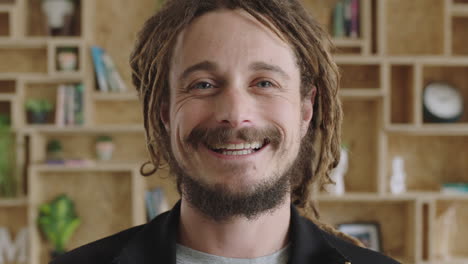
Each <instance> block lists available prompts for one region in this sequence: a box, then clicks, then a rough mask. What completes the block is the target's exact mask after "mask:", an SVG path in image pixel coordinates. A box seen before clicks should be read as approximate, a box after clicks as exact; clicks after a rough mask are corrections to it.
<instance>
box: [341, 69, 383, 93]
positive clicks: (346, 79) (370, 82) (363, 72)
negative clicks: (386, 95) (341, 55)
mask: <svg viewBox="0 0 468 264" xmlns="http://www.w3.org/2000/svg"><path fill="white" fill-rule="evenodd" d="M339 67H340V71H341V73H342V78H341V89H342V90H346V89H370V90H377V89H379V88H380V65H379V64H348V63H346V64H344V63H340V64H339Z"/></svg>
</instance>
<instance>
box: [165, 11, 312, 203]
mask: <svg viewBox="0 0 468 264" xmlns="http://www.w3.org/2000/svg"><path fill="white" fill-rule="evenodd" d="M169 81H170V102H171V103H170V105H169V107H167V108H163V109H162V117H163V121H164V123H165V125H166V129H167V130H168V132H169V135H170V140H171V149H172V152H173V154H174V157H175V159H176V161H177V163H178V165H179V166H180V168H181V169H182V170H183V171H184V173H185V174H187V175H189V176H190V178H191V179H193V180H195V181H198V182H200V183H202V184H204V185H206V186H209V187H211V188H222V189H223V191H225V192H228V193H230V194H233V195H242V194H244V193H253V192H255V191H256V188H257V187H258V186H260V185H262V184H263V185H265V184H266V183H268V182H271V181H274V180H276V179H278V178H279V177H280V176H281V175H283V174H284V173H285V172H286V171H287V170H288V169H289V168H290V166H291V165H292V163H293V162H294V160H295V158H296V157H297V154H298V150H299V146H300V142H301V139H302V137H303V136H304V135H305V133H306V131H307V128H308V124H309V122H310V119H311V117H312V102H311V99H310V98H306V99H305V100H302V99H301V97H300V90H299V88H300V81H301V80H300V72H299V68H298V66H297V63H296V58H295V55H294V52H293V50H292V49H291V48H290V47H289V45H288V44H286V43H285V42H284V41H283V40H281V39H280V38H279V37H278V36H277V35H276V34H275V33H273V32H272V31H271V30H269V29H268V28H266V27H265V26H263V25H262V24H261V23H259V22H258V21H257V20H255V19H254V18H252V17H251V16H250V15H248V14H247V13H245V12H243V11H227V10H219V11H215V12H210V13H208V14H205V15H203V16H201V17H199V18H197V19H196V20H194V21H193V22H192V23H191V24H190V25H189V26H188V27H187V28H186V29H185V30H184V31H183V32H182V33H181V34H180V35H179V37H178V40H177V43H176V46H175V48H174V53H173V57H172V63H171V69H170V80H169ZM238 132H240V133H239V134H238Z"/></svg>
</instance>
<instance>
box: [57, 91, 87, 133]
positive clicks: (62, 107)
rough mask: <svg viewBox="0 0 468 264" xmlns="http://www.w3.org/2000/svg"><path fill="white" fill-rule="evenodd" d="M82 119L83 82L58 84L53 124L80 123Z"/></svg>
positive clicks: (67, 124)
mask: <svg viewBox="0 0 468 264" xmlns="http://www.w3.org/2000/svg"><path fill="white" fill-rule="evenodd" d="M83 120H84V110H83V84H81V83H80V84H61V85H59V87H58V90H57V107H56V109H55V124H56V125H57V126H69V125H82V124H83Z"/></svg>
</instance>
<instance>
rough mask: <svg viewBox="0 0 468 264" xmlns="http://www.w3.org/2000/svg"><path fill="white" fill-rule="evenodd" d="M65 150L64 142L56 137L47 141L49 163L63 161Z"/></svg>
mask: <svg viewBox="0 0 468 264" xmlns="http://www.w3.org/2000/svg"><path fill="white" fill-rule="evenodd" d="M62 162H63V152H62V143H60V141H58V140H56V139H52V140H50V141H49V142H48V143H47V163H60V164H61V163H62Z"/></svg>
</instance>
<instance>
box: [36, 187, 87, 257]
mask: <svg viewBox="0 0 468 264" xmlns="http://www.w3.org/2000/svg"><path fill="white" fill-rule="evenodd" d="M37 223H38V225H39V229H40V230H41V231H42V233H43V235H44V236H45V237H46V239H47V240H48V241H49V242H50V243H51V244H52V246H53V251H52V252H51V255H52V258H54V257H56V256H58V255H61V254H64V253H65V252H66V249H65V245H66V244H67V242H68V241H69V240H70V237H71V236H72V234H73V232H75V230H76V229H77V228H78V226H79V225H80V223H81V221H80V219H79V218H78V217H77V215H76V212H75V205H74V203H73V201H72V200H71V199H70V198H69V197H68V196H67V195H65V194H62V195H60V196H58V197H57V198H55V199H54V200H53V201H51V202H50V203H45V204H42V205H41V206H40V207H39V217H38V219H37Z"/></svg>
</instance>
